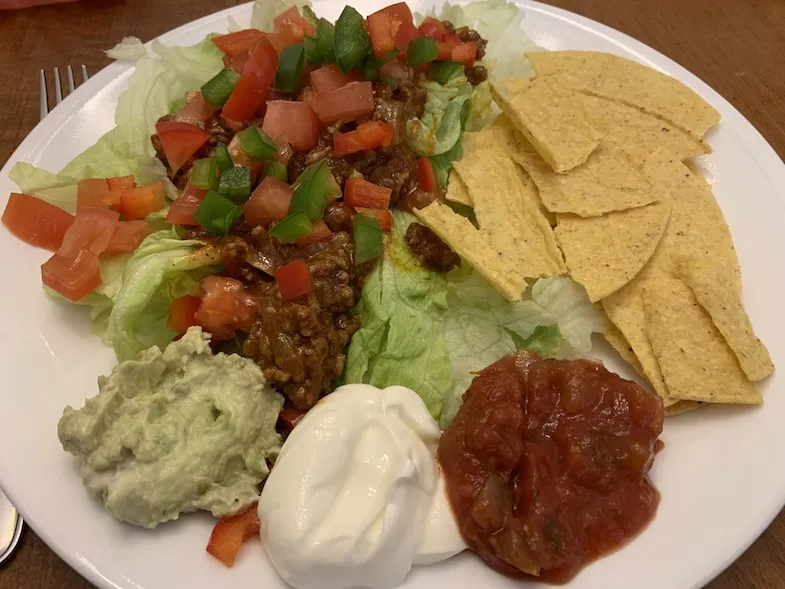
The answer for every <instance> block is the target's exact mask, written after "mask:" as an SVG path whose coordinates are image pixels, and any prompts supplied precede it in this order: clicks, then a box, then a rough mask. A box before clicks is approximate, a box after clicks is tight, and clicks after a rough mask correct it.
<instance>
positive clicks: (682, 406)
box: [665, 401, 706, 417]
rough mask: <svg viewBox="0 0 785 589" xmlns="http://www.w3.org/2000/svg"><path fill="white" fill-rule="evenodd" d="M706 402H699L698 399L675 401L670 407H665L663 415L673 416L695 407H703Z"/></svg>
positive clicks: (692, 409)
mask: <svg viewBox="0 0 785 589" xmlns="http://www.w3.org/2000/svg"><path fill="white" fill-rule="evenodd" d="M705 404H706V403H699V402H698V401H677V402H676V403H674V404H673V405H671V406H670V407H666V408H665V417H675V416H676V415H683V414H684V413H689V412H690V411H694V410H695V409H699V408H701V407H703V406H704V405H705Z"/></svg>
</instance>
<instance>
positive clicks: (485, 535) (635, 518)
mask: <svg viewBox="0 0 785 589" xmlns="http://www.w3.org/2000/svg"><path fill="white" fill-rule="evenodd" d="M662 421H663V406H662V401H661V400H660V398H659V397H656V396H654V395H652V394H650V393H648V392H647V391H645V390H644V389H643V388H641V387H640V386H638V385H637V384H636V383H633V382H630V381H626V380H624V379H622V378H621V377H619V376H617V375H616V374H613V373H611V372H609V371H608V370H606V369H605V368H604V367H603V366H602V365H601V364H598V363H595V362H591V361H588V360H570V361H567V360H542V359H540V358H539V357H538V356H537V355H536V354H534V353H532V352H529V351H521V352H519V353H518V354H517V355H514V356H507V357H505V358H502V359H501V360H499V361H498V362H496V363H494V364H492V365H491V366H489V367H488V368H486V369H485V370H483V371H482V372H481V373H480V374H479V375H478V376H477V377H476V378H475V379H474V381H473V382H472V385H471V387H470V388H469V390H467V391H466V393H465V394H464V404H463V406H462V408H461V409H460V411H459V412H458V415H457V416H456V418H455V420H454V421H453V423H452V425H451V426H450V427H449V428H448V429H447V430H446V431H445V432H444V434H443V435H442V438H441V441H440V443H439V452H438V457H439V461H440V463H441V466H442V469H443V471H444V475H445V479H446V486H447V494H448V497H449V499H450V503H451V505H452V508H453V511H454V513H455V516H456V519H457V521H458V525H459V528H460V530H461V533H462V534H463V536H464V539H465V540H466V542H467V544H468V545H469V547H470V548H472V549H473V550H475V551H476V552H477V553H478V554H479V555H480V556H481V557H482V558H483V559H484V560H485V561H486V562H487V563H488V564H489V565H490V566H492V567H493V568H495V569H497V570H499V571H500V572H502V573H505V574H508V575H511V576H527V575H531V576H536V577H539V578H540V579H541V580H544V581H549V582H555V583H562V582H566V581H568V580H569V579H571V578H572V577H573V576H574V575H575V574H577V572H578V571H579V570H580V569H581V568H582V567H583V566H584V565H586V564H588V563H589V562H590V561H592V560H594V559H596V558H598V557H600V556H602V555H604V554H607V553H608V552H611V551H613V550H615V549H617V548H619V547H620V546H622V545H623V544H624V543H625V542H627V541H628V540H630V539H631V538H632V537H633V536H635V535H636V534H637V533H639V532H640V531H641V530H642V529H643V528H644V527H645V526H646V524H647V523H648V522H649V521H650V520H651V519H652V517H653V516H654V513H655V511H656V509H657V505H658V503H659V493H658V492H657V490H656V489H655V488H654V486H653V485H652V484H651V482H650V481H649V479H648V477H647V474H648V472H649V469H650V468H651V466H652V463H653V460H654V455H655V453H656V452H657V451H658V450H659V448H660V447H661V442H659V441H658V440H657V438H658V436H659V435H660V433H661V432H662Z"/></svg>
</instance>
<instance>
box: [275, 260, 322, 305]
mask: <svg viewBox="0 0 785 589" xmlns="http://www.w3.org/2000/svg"><path fill="white" fill-rule="evenodd" d="M275 283H276V284H277V285H278V290H280V291H281V298H282V299H283V300H284V301H289V300H291V299H295V298H297V297H301V296H303V295H306V294H308V293H309V292H311V291H312V290H313V280H312V279H311V271H310V270H309V269H308V264H306V263H305V261H304V260H294V261H292V262H289V263H288V264H286V265H285V266H281V267H280V268H278V269H277V270H276V271H275Z"/></svg>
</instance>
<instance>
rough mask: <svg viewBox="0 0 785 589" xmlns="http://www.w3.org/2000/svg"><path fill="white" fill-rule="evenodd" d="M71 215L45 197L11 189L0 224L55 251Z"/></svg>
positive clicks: (60, 243)
mask: <svg viewBox="0 0 785 589" xmlns="http://www.w3.org/2000/svg"><path fill="white" fill-rule="evenodd" d="M73 223H74V216H73V215H72V214H70V213H68V212H66V211H64V210H63V209H61V208H60V207H56V206H55V205H53V204H49V203H48V202H46V201H43V200H41V199H40V198H36V197H34V196H28V195H26V194H16V193H13V194H11V196H10V197H9V198H8V204H7V205H6V206H5V211H4V212H3V224H4V225H5V226H6V227H7V228H8V230H9V231H10V232H11V233H13V234H14V235H15V236H16V237H18V238H19V239H21V240H22V241H25V242H27V243H29V244H30V245H34V246H36V247H42V248H44V249H48V250H50V251H57V250H58V249H59V248H60V246H61V245H62V243H63V238H64V237H65V234H66V232H67V231H68V229H69V228H70V227H71V225H73Z"/></svg>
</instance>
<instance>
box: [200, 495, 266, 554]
mask: <svg viewBox="0 0 785 589" xmlns="http://www.w3.org/2000/svg"><path fill="white" fill-rule="evenodd" d="M259 528H260V523H259V513H258V511H257V506H256V504H253V505H251V506H250V507H249V508H248V509H246V510H245V511H243V512H242V513H238V514H237V515H232V516H228V517H222V518H221V519H219V520H218V523H217V524H215V527H214V528H213V532H212V534H210V542H209V543H208V544H207V552H209V553H210V554H211V555H213V556H214V557H215V558H217V559H218V560H220V561H221V562H222V563H224V564H225V565H226V566H228V567H232V566H234V563H235V561H236V560H237V554H238V553H239V552H240V547H241V546H242V545H243V542H246V541H248V540H250V539H251V538H253V537H254V536H257V535H258V534H259Z"/></svg>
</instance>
